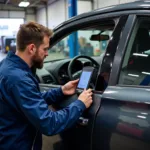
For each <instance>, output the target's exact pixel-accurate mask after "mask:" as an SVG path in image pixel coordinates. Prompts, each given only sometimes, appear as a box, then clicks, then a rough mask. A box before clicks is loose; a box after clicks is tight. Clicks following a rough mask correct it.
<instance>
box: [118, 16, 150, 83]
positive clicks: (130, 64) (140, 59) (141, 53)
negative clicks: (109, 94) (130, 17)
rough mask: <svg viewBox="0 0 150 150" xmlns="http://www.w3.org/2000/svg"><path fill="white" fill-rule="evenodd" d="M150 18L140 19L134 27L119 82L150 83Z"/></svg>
mask: <svg viewBox="0 0 150 150" xmlns="http://www.w3.org/2000/svg"><path fill="white" fill-rule="evenodd" d="M149 64H150V20H149V19H148V18H147V19H140V20H139V21H138V23H137V25H136V26H135V28H134V31H133V33H132V36H131V38H130V42H129V44H128V47H127V50H126V54H125V57H124V60H123V64H122V68H121V72H120V77H119V84H121V85H138V86H149V85H150V67H149Z"/></svg>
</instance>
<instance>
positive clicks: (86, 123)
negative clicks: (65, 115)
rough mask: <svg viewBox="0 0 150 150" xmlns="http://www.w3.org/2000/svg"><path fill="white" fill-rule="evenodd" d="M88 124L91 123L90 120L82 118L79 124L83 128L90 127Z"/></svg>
mask: <svg viewBox="0 0 150 150" xmlns="http://www.w3.org/2000/svg"><path fill="white" fill-rule="evenodd" d="M88 122H89V119H87V118H84V117H80V118H79V122H78V123H79V124H80V125H82V126H87V125H88Z"/></svg>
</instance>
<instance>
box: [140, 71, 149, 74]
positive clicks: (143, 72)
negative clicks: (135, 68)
mask: <svg viewBox="0 0 150 150" xmlns="http://www.w3.org/2000/svg"><path fill="white" fill-rule="evenodd" d="M142 73H143V74H146V75H150V72H144V71H143V72H142Z"/></svg>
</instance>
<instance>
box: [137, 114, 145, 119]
mask: <svg viewBox="0 0 150 150" xmlns="http://www.w3.org/2000/svg"><path fill="white" fill-rule="evenodd" d="M137 117H138V118H141V119H146V117H145V116H140V115H138V116H137Z"/></svg>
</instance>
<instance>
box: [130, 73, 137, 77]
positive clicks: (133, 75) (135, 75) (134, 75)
mask: <svg viewBox="0 0 150 150" xmlns="http://www.w3.org/2000/svg"><path fill="white" fill-rule="evenodd" d="M128 76H131V77H139V75H137V74H131V73H129V74H128Z"/></svg>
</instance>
